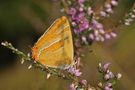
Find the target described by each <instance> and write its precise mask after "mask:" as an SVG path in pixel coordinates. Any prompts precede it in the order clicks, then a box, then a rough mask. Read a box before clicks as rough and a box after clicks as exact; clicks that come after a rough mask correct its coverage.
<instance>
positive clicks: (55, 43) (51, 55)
mask: <svg viewBox="0 0 135 90" xmlns="http://www.w3.org/2000/svg"><path fill="white" fill-rule="evenodd" d="M32 57H33V58H34V59H35V60H36V61H38V62H40V63H41V64H43V65H45V66H47V67H51V68H58V69H67V68H69V67H70V66H73V65H74V50H73V40H72V33H71V29H70V24H69V21H68V19H67V17H66V16H63V17H61V18H59V19H56V20H55V21H54V23H53V24H52V25H51V26H50V27H49V28H48V29H47V30H46V32H45V33H44V34H43V35H42V36H41V37H40V38H39V40H38V41H37V42H36V43H35V45H34V47H33V48H32Z"/></svg>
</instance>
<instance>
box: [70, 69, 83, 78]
mask: <svg viewBox="0 0 135 90" xmlns="http://www.w3.org/2000/svg"><path fill="white" fill-rule="evenodd" d="M68 72H70V73H71V74H73V75H75V76H77V77H79V76H80V75H81V74H82V72H80V70H79V69H76V68H75V67H70V68H69V69H68Z"/></svg>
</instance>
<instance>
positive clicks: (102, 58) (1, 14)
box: [0, 0, 135, 90]
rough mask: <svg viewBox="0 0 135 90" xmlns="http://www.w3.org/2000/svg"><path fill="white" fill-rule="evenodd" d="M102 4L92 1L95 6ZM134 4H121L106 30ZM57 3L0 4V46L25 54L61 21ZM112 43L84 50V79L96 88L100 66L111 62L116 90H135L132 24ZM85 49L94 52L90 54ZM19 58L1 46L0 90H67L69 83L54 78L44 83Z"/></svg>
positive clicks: (1, 0)
mask: <svg viewBox="0 0 135 90" xmlns="http://www.w3.org/2000/svg"><path fill="white" fill-rule="evenodd" d="M104 1H105V0H95V6H98V5H101V3H102V2H104ZM133 3H135V0H120V2H119V6H118V7H116V8H115V10H114V11H115V13H114V14H113V15H112V16H111V18H109V19H108V18H107V19H106V26H108V25H110V26H111V25H113V24H116V22H117V21H118V20H119V19H120V18H121V17H122V16H124V14H125V13H126V12H128V11H129V9H130V8H131V6H132V4H133ZM61 16H62V14H61V13H60V3H59V2H57V0H55V2H53V1H52V0H0V42H2V41H8V42H11V43H12V44H13V45H14V46H15V47H17V48H18V49H19V50H21V51H23V52H25V53H28V52H31V47H32V46H33V45H34V43H35V42H36V41H37V39H38V38H39V37H40V36H41V35H42V34H43V33H44V31H45V30H46V29H47V28H48V27H49V26H50V25H51V23H53V21H54V20H55V19H56V18H58V17H61ZM116 32H117V34H118V36H117V38H115V39H112V40H107V41H105V42H103V43H101V42H100V43H99V42H98V43H97V42H94V43H93V45H92V46H89V47H87V48H85V52H84V54H85V57H83V58H82V63H83V68H82V72H83V76H82V77H84V78H85V79H87V80H88V82H89V83H90V84H91V85H93V86H96V84H97V83H98V81H99V80H100V75H99V74H98V71H97V66H98V63H99V62H111V63H112V67H111V69H112V71H114V72H116V73H117V72H120V73H122V75H123V77H122V79H121V80H120V81H119V82H118V84H117V86H116V90H135V23H133V24H132V25H131V26H129V27H127V26H120V27H118V28H117V30H116ZM87 49H90V50H93V52H92V53H89V51H87ZM18 59H19V58H18V57H17V56H16V55H15V54H13V53H12V52H11V51H10V50H8V49H6V48H5V47H2V46H0V90H68V89H69V88H68V86H69V83H70V82H67V81H64V80H62V79H59V78H57V77H51V78H50V79H48V80H47V79H46V73H44V72H42V71H40V70H37V69H31V70H28V69H27V68H28V65H29V64H28V63H24V65H21V64H20V61H19V60H18Z"/></svg>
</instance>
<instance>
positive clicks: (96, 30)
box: [64, 0, 118, 44]
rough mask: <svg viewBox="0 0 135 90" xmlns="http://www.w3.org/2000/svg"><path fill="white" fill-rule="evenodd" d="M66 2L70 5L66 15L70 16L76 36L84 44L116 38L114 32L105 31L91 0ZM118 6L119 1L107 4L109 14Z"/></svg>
mask: <svg viewBox="0 0 135 90" xmlns="http://www.w3.org/2000/svg"><path fill="white" fill-rule="evenodd" d="M64 1H65V3H66V4H68V5H67V6H68V8H69V10H68V11H69V12H66V14H67V15H69V16H70V22H71V26H72V29H73V30H74V33H75V36H79V37H80V40H81V42H82V43H85V44H89V43H91V42H92V41H104V40H105V39H111V38H113V37H116V34H115V33H114V32H112V30H109V32H108V31H106V30H105V27H104V25H103V24H102V23H101V21H100V20H99V18H98V16H96V12H95V11H94V10H93V7H91V0H77V1H74V0H69V1H68V2H66V0H64ZM109 1H110V0H109ZM117 4H118V1H116V0H111V1H110V3H108V2H107V4H105V5H106V9H107V12H110V11H109V10H110V9H111V10H112V7H114V6H116V5H117ZM107 6H108V7H107ZM65 9H67V8H65ZM65 11H67V10H65ZM101 12H103V11H101Z"/></svg>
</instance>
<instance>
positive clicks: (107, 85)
mask: <svg viewBox="0 0 135 90" xmlns="http://www.w3.org/2000/svg"><path fill="white" fill-rule="evenodd" d="M109 66H110V63H106V64H104V65H102V64H101V63H100V64H99V66H98V69H99V72H100V73H101V74H102V75H103V81H104V82H100V83H99V84H98V86H99V88H102V89H103V90H113V86H114V85H115V84H116V81H117V80H119V79H120V78H121V77H122V75H121V74H120V73H118V74H114V73H113V72H112V71H111V70H109Z"/></svg>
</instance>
